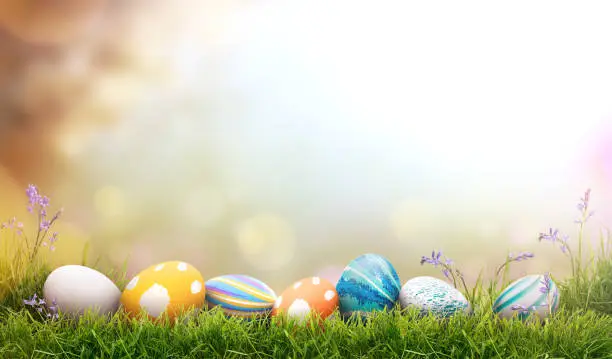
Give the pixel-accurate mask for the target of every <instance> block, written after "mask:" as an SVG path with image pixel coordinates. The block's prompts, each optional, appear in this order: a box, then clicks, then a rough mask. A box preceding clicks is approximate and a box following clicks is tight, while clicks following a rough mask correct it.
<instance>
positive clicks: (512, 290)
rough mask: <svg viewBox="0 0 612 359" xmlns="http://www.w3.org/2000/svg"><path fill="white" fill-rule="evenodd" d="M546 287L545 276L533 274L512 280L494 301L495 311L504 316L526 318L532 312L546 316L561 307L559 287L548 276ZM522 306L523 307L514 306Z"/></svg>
mask: <svg viewBox="0 0 612 359" xmlns="http://www.w3.org/2000/svg"><path fill="white" fill-rule="evenodd" d="M548 283H549V284H548V288H549V289H546V281H545V276H544V275H541V274H532V275H528V276H525V277H523V278H520V279H518V280H515V281H514V282H512V283H511V284H510V285H509V286H508V287H507V288H506V289H504V291H503V292H502V293H501V294H500V295H499V297H498V298H497V299H496V300H495V303H493V312H494V313H497V315H499V316H500V317H502V318H512V317H513V316H515V315H516V316H517V317H518V318H519V319H521V320H522V319H525V318H527V317H528V316H529V315H530V314H535V315H537V316H538V317H540V318H546V317H547V316H548V315H550V313H554V312H556V311H557V309H558V308H559V297H560V294H559V289H558V288H557V285H556V284H555V282H553V281H552V279H550V277H549V278H548ZM513 306H521V307H522V308H525V309H526V310H522V308H514V309H513V308H512V307H513Z"/></svg>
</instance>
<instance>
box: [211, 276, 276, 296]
mask: <svg viewBox="0 0 612 359" xmlns="http://www.w3.org/2000/svg"><path fill="white" fill-rule="evenodd" d="M216 280H217V281H219V282H221V283H225V284H227V285H230V286H232V287H236V288H238V289H240V290H242V291H244V292H247V293H249V294H252V295H253V296H254V297H256V298H258V299H261V300H265V301H268V302H272V301H274V299H275V298H274V297H273V296H271V295H269V294H266V293H264V292H261V291H259V290H258V289H256V288H253V287H251V286H250V285H248V284H244V283H240V282H236V281H233V280H231V279H227V278H217V279H216Z"/></svg>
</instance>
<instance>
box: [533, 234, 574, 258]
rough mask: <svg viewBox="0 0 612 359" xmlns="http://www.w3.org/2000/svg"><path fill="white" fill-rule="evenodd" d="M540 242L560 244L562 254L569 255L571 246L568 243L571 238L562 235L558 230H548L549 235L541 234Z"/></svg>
mask: <svg viewBox="0 0 612 359" xmlns="http://www.w3.org/2000/svg"><path fill="white" fill-rule="evenodd" d="M538 240H539V241H540V242H541V241H542V240H545V241H550V242H552V243H559V244H560V249H561V252H563V253H567V252H569V246H568V244H567V242H568V241H569V236H568V235H566V234H564V235H561V233H560V232H559V230H558V229H552V228H549V229H548V233H540V235H539V236H538Z"/></svg>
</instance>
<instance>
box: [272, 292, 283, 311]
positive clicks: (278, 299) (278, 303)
mask: <svg viewBox="0 0 612 359" xmlns="http://www.w3.org/2000/svg"><path fill="white" fill-rule="evenodd" d="M282 302H283V296H282V295H281V296H280V297H278V298H276V301H275V302H274V308H278V307H280V305H281V303H282Z"/></svg>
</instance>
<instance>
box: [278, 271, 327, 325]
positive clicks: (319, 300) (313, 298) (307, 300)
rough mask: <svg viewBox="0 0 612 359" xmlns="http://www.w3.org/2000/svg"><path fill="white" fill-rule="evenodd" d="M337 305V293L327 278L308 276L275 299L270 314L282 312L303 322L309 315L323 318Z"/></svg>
mask: <svg viewBox="0 0 612 359" xmlns="http://www.w3.org/2000/svg"><path fill="white" fill-rule="evenodd" d="M337 307H338V293H337V292H336V288H335V287H334V285H333V284H332V283H331V282H330V281H328V280H327V279H324V278H320V277H308V278H304V279H302V280H299V281H297V282H295V283H293V284H292V285H290V286H289V287H288V288H287V289H285V290H284V291H283V293H282V294H281V295H280V296H279V297H278V298H277V299H276V302H275V303H274V308H273V309H272V315H273V316H276V315H280V314H281V313H284V315H286V316H287V317H289V318H292V319H296V320H297V321H298V322H299V323H304V322H305V321H306V319H307V318H308V317H309V316H314V315H316V317H318V318H319V319H325V318H327V317H329V316H330V315H331V314H332V313H333V312H334V310H335V309H336V308H337Z"/></svg>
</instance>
